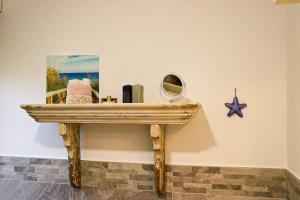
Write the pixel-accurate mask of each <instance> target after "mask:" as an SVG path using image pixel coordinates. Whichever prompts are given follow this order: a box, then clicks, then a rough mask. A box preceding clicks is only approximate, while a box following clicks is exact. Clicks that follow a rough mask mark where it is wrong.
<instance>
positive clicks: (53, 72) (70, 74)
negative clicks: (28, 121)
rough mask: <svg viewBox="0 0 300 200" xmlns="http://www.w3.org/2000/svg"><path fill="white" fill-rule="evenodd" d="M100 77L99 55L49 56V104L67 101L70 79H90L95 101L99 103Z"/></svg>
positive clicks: (47, 98) (47, 99)
mask: <svg viewBox="0 0 300 200" xmlns="http://www.w3.org/2000/svg"><path fill="white" fill-rule="evenodd" d="M99 77H100V74H99V56H94V55H70V56H48V57H47V96H46V101H47V103H48V104H60V103H65V102H66V95H67V85H68V82H69V80H74V79H78V80H83V79H89V80H90V82H91V87H92V94H93V95H92V97H93V102H94V103H98V102H99Z"/></svg>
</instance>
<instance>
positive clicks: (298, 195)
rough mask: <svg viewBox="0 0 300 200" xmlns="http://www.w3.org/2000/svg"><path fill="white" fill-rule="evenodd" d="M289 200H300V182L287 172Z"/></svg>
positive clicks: (287, 197) (287, 196)
mask: <svg viewBox="0 0 300 200" xmlns="http://www.w3.org/2000/svg"><path fill="white" fill-rule="evenodd" d="M286 184H287V186H286V188H287V195H286V199H287V200H294V199H296V200H298V199H299V200H300V180H299V179H298V178H297V177H296V176H294V175H293V174H292V173H291V172H289V171H288V170H287V171H286Z"/></svg>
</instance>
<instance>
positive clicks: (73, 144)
mask: <svg viewBox="0 0 300 200" xmlns="http://www.w3.org/2000/svg"><path fill="white" fill-rule="evenodd" d="M21 108H23V109H25V110H26V111H27V113H28V114H29V115H30V116H31V117H32V118H34V119H35V120H36V121H37V122H58V123H59V124H60V126H59V130H60V135H61V136H62V137H63V139H64V144H65V146H66V148H67V151H68V159H69V178H70V183H71V185H73V186H74V187H80V186H81V174H80V170H81V169H80V124H83V123H107V124H112V123H114V124H150V125H151V126H150V127H151V130H150V133H151V138H152V140H153V150H154V162H155V185H156V191H157V192H158V193H160V194H162V193H164V192H165V133H164V125H166V124H186V123H188V122H189V121H191V119H192V118H193V117H194V115H195V114H196V112H197V110H198V108H199V104H198V103H193V102H188V103H172V104H171V103H170V104H144V103H132V104H122V103H119V104H74V105H72V104H32V105H30V104H29V105H28V104H27V105H21Z"/></svg>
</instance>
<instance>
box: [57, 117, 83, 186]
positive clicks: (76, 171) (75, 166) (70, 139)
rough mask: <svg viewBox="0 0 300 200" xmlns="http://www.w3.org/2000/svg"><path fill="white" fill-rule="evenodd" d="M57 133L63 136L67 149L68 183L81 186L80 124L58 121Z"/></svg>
mask: <svg viewBox="0 0 300 200" xmlns="http://www.w3.org/2000/svg"><path fill="white" fill-rule="evenodd" d="M59 134H60V135H61V136H62V137H63V139H64V145H65V146H66V148H67V151H68V160H69V179H70V183H71V185H72V186H74V187H77V188H79V187H80V186H81V170H80V125H79V124H65V123H60V124H59Z"/></svg>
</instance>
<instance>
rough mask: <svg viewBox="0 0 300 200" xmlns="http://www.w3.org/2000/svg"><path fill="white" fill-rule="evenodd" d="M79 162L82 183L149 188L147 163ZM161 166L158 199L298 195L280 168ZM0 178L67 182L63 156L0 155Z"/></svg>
mask: <svg viewBox="0 0 300 200" xmlns="http://www.w3.org/2000/svg"><path fill="white" fill-rule="evenodd" d="M81 167H82V170H81V171H82V185H83V186H87V187H91V188H97V189H99V190H100V191H101V190H114V189H115V190H118V191H122V190H123V191H128V190H130V191H145V192H152V191H154V190H155V189H154V168H153V165H148V164H129V163H111V162H95V161H82V162H81ZM166 171H167V172H166V179H167V183H166V192H167V193H166V195H165V196H162V197H159V198H158V199H174V200H182V199H188V200H194V199H197V200H202V199H204V200H284V199H286V194H287V193H288V194H289V198H290V200H294V199H295V200H300V199H299V182H296V181H295V180H294V179H292V178H293V177H291V176H290V174H288V173H286V170H284V169H262V168H236V167H234V168H233V167H193V166H167V167H166ZM286 176H287V177H289V178H288V179H286ZM294 178H295V177H294ZM0 179H5V180H27V181H34V182H44V183H59V184H69V181H68V167H67V161H66V160H52V159H36V158H14V157H0ZM286 180H288V181H287V182H286ZM290 180H293V181H290ZM296 180H297V179H296ZM296 183H297V184H298V185H297V184H296ZM287 191H288V192H287ZM297 195H298V196H297ZM145 200H146V199H145Z"/></svg>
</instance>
